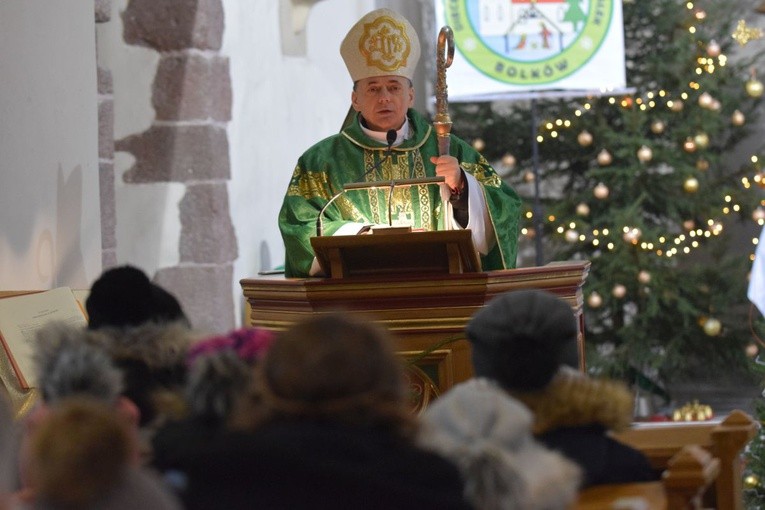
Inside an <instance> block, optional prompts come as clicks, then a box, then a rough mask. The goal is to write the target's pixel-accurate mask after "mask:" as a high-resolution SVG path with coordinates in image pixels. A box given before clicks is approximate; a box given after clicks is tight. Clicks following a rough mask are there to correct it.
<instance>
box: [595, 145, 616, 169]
mask: <svg viewBox="0 0 765 510" xmlns="http://www.w3.org/2000/svg"><path fill="white" fill-rule="evenodd" d="M613 160H614V158H613V157H611V153H610V152H608V151H607V150H606V149H603V150H601V151H600V152H599V153H598V164H599V165H600V166H608V165H610V164H611V162H612V161H613Z"/></svg>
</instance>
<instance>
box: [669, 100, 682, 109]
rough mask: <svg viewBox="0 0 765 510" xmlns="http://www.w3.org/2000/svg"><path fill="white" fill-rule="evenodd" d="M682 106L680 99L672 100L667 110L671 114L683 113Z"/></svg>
mask: <svg viewBox="0 0 765 510" xmlns="http://www.w3.org/2000/svg"><path fill="white" fill-rule="evenodd" d="M683 106H685V105H684V104H683V101H682V100H681V99H674V100H673V101H672V104H671V105H670V107H669V109H670V110H672V111H673V112H681V111H683Z"/></svg>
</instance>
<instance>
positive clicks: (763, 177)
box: [754, 172, 765, 188]
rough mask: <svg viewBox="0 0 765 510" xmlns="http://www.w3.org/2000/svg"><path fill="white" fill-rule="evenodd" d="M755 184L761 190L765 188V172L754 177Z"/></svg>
mask: <svg viewBox="0 0 765 510" xmlns="http://www.w3.org/2000/svg"><path fill="white" fill-rule="evenodd" d="M754 182H756V183H757V185H758V186H759V187H761V188H765V172H758V173H757V174H756V175H755V176H754Z"/></svg>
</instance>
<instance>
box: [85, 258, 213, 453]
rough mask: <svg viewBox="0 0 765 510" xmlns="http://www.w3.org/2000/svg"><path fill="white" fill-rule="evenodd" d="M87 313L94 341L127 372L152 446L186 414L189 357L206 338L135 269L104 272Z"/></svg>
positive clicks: (129, 391)
mask: <svg viewBox="0 0 765 510" xmlns="http://www.w3.org/2000/svg"><path fill="white" fill-rule="evenodd" d="M85 308H86V311H87V314H88V331H89V335H88V340H89V341H90V342H91V343H95V344H98V345H100V346H101V347H102V348H103V349H104V350H106V352H108V353H109V355H110V357H111V359H112V361H113V363H114V364H115V365H116V366H117V367H118V368H119V369H120V371H121V372H122V375H123V395H124V396H125V397H127V398H129V399H130V401H132V402H133V403H135V405H136V406H137V407H138V410H139V414H140V426H141V429H142V431H143V433H144V435H145V436H146V438H145V441H144V442H145V443H147V445H148V443H149V442H150V440H151V436H152V434H153V433H154V430H156V428H157V427H159V426H160V425H161V424H162V423H164V422H165V421H166V420H167V419H168V418H173V417H175V416H177V415H178V413H180V412H181V411H182V409H183V395H182V393H183V389H184V385H185V382H186V372H187V370H186V355H187V353H188V350H189V348H190V347H191V345H192V344H194V343H195V342H197V341H198V340H199V338H200V336H201V333H200V332H197V331H195V330H194V329H193V328H192V325H191V322H190V321H189V319H188V318H187V316H186V314H185V313H184V311H183V309H182V307H181V305H180V303H179V302H178V300H177V299H176V298H175V296H173V295H172V294H171V293H170V292H168V291H167V290H165V289H163V288H162V287H160V286H159V285H156V284H154V283H152V282H151V280H149V278H148V276H147V275H146V274H145V273H144V272H143V271H142V270H140V269H138V268H136V267H133V266H129V265H126V266H119V267H114V268H111V269H108V270H106V271H104V272H103V273H102V274H101V275H100V276H99V278H98V279H97V280H96V281H95V282H94V283H93V285H92V286H91V289H90V293H89V295H88V298H87V300H86V302H85ZM147 454H148V451H147Z"/></svg>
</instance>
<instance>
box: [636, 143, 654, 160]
mask: <svg viewBox="0 0 765 510" xmlns="http://www.w3.org/2000/svg"><path fill="white" fill-rule="evenodd" d="M637 158H638V161H640V162H641V163H648V162H649V161H651V159H652V158H653V151H652V150H651V148H650V147H648V146H647V145H642V146H641V147H640V148H639V149H638V151H637Z"/></svg>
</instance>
